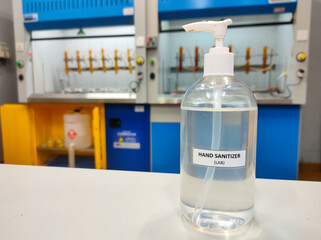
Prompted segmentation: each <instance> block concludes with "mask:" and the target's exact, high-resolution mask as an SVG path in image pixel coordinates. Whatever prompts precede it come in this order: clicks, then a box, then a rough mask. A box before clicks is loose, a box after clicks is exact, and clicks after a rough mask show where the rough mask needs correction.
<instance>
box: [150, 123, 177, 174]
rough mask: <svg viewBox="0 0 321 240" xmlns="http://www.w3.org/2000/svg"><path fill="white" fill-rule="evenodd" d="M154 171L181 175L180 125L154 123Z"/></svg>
mask: <svg viewBox="0 0 321 240" xmlns="http://www.w3.org/2000/svg"><path fill="white" fill-rule="evenodd" d="M151 131H152V134H151V135H152V136H151V141H152V171H153V172H165V173H179V169H180V162H179V152H180V147H179V142H180V141H179V139H180V124H179V123H152V124H151Z"/></svg>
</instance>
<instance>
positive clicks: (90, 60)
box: [89, 50, 94, 73]
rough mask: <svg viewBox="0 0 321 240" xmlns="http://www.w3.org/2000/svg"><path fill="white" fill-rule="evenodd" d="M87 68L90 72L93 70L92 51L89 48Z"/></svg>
mask: <svg viewBox="0 0 321 240" xmlns="http://www.w3.org/2000/svg"><path fill="white" fill-rule="evenodd" d="M89 69H90V73H93V72H94V68H93V57H92V52H91V50H89Z"/></svg>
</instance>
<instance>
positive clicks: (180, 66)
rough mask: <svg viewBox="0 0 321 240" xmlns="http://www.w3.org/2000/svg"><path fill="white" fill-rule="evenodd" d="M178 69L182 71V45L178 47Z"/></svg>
mask: <svg viewBox="0 0 321 240" xmlns="http://www.w3.org/2000/svg"><path fill="white" fill-rule="evenodd" d="M178 71H179V72H182V71H183V47H179V67H178Z"/></svg>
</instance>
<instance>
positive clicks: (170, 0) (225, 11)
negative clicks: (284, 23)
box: [158, 0, 297, 20]
mask: <svg viewBox="0 0 321 240" xmlns="http://www.w3.org/2000/svg"><path fill="white" fill-rule="evenodd" d="M271 2H272V1H271ZM296 5H297V1H284V2H281V1H280V2H279V3H270V1H269V0H228V1H223V0H197V1H195V0H159V1H158V10H159V18H160V19H161V20H173V19H190V18H205V17H224V16H238V15H253V14H255V15H258V14H273V13H283V12H295V9H296ZM281 10H282V11H281ZM280 11H281V12H280Z"/></svg>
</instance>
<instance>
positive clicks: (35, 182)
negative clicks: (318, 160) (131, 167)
mask: <svg viewBox="0 0 321 240" xmlns="http://www.w3.org/2000/svg"><path fill="white" fill-rule="evenodd" d="M0 239H1V240H4V239H19V240H22V239H23V240H29V239H30V240H31V239H32V240H34V239H68V240H69V239H77V240H78V239H86V240H88V239H108V240H110V239H111V240H114V239H140V240H141V239H166V240H167V239H175V240H176V239H184V240H185V239H187V240H188V239H200V240H202V239H269V240H279V239H291V240H294V239H304V240H312V239H321V183H320V182H302V181H277V180H262V179H261V180H260V179H258V180H257V181H256V199H255V221H254V222H253V223H252V224H251V225H250V226H249V227H248V228H247V229H245V230H244V231H242V232H241V233H239V232H237V233H233V234H226V235H217V234H216V235H213V234H209V233H206V232H201V231H199V230H197V229H194V228H193V227H191V226H190V225H188V224H186V223H184V221H182V218H181V216H180V212H179V175H177V174H159V173H139V172H125V171H124V172H121V171H108V170H107V171H106V170H89V169H69V168H56V167H34V166H17V165H3V164H0Z"/></svg>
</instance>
